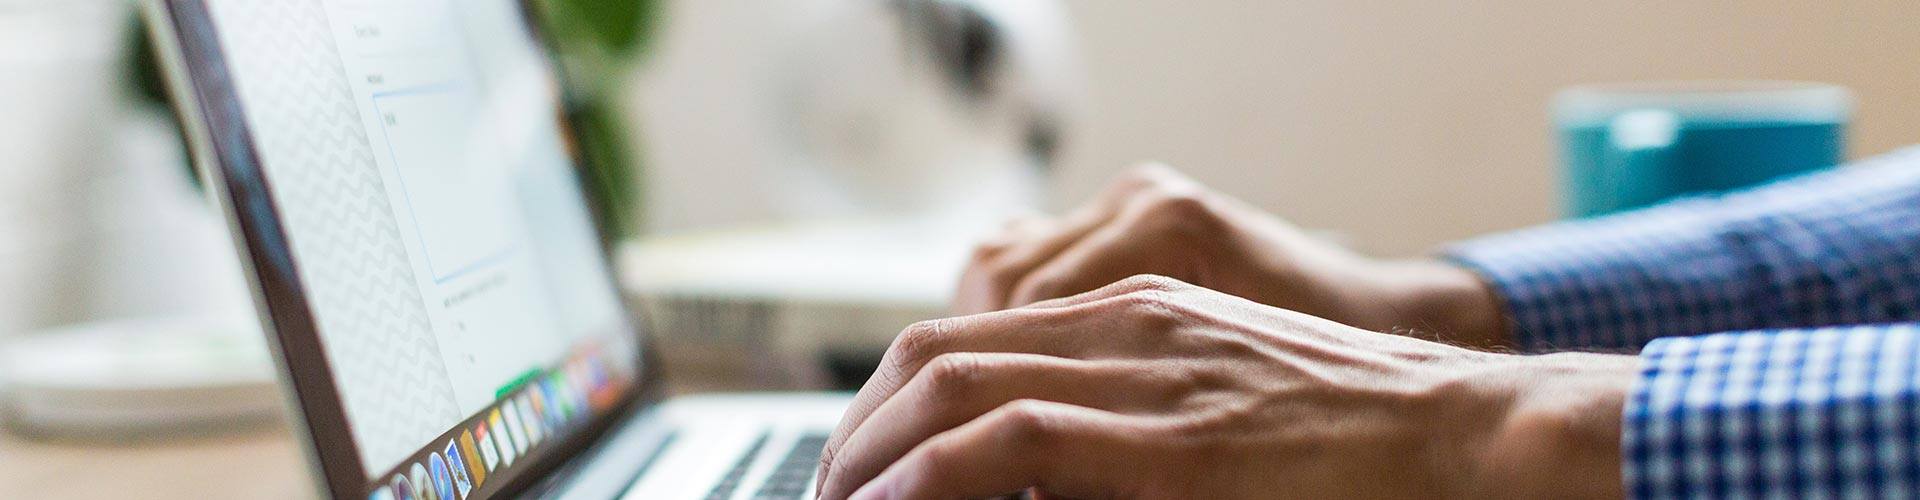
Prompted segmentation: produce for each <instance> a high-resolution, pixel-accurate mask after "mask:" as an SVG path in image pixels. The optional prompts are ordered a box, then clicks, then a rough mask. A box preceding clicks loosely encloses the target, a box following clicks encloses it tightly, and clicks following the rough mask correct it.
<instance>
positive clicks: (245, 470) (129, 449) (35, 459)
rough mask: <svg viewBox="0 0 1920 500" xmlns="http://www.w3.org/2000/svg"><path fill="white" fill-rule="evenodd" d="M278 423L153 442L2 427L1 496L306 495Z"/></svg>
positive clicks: (296, 451)
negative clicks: (33, 435)
mask: <svg viewBox="0 0 1920 500" xmlns="http://www.w3.org/2000/svg"><path fill="white" fill-rule="evenodd" d="M309 484H311V483H310V482H309V480H308V479H307V473H306V470H305V464H304V461H303V459H302V458H301V457H300V448H299V446H297V445H296V444H295V443H294V441H293V438H292V436H291V435H290V434H289V433H287V432H286V431H285V430H283V429H279V428H271V429H263V430H251V431H246V432H243V433H241V434H236V435H226V436H212V437H200V438H193V439H180V440H172V441H153V442H144V443H142V442H132V443H120V442H68V441H46V440H36V439H29V438H23V437H20V436H17V435H13V434H4V433H0V492H7V493H5V494H0V496H8V495H11V494H13V493H21V492H25V493H26V495H25V496H26V497H31V498H49V499H58V498H153V499H172V498H181V499H186V498H311V497H312V496H313V492H312V488H311V487H310V486H309Z"/></svg>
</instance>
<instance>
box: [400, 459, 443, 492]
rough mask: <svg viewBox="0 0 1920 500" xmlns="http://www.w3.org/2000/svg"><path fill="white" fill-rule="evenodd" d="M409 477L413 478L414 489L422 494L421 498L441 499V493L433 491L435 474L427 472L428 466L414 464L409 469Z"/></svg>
mask: <svg viewBox="0 0 1920 500" xmlns="http://www.w3.org/2000/svg"><path fill="white" fill-rule="evenodd" d="M407 477H409V478H412V479H413V490H414V493H417V494H419V495H420V500H440V495H438V494H437V493H436V492H434V491H433V475H431V474H428V473H427V466H425V465H420V464H418V463H415V464H413V468H412V469H408V470H407Z"/></svg>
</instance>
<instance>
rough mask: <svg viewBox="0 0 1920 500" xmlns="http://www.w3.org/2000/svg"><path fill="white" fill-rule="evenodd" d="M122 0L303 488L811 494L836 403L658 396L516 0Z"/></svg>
mask: <svg viewBox="0 0 1920 500" xmlns="http://www.w3.org/2000/svg"><path fill="white" fill-rule="evenodd" d="M144 8H145V9H146V14H147V15H148V17H149V19H150V20H151V21H152V24H153V25H154V26H155V28H154V30H155V35H154V36H155V38H156V42H157V45H158V46H159V47H160V49H161V50H160V51H161V53H162V54H163V57H162V58H163V60H164V64H165V65H166V67H167V73H168V78H169V79H170V86H171V87H172V89H173V90H174V94H175V97H176V101H177V103H178V105H179V110H180V112H181V115H182V122H183V124H184V128H185V129H186V131H187V134H188V136H189V138H190V143H191V145H192V151H193V153H194V158H195V162H196V164H197V165H198V166H199V168H200V169H201V172H202V173H203V176H204V177H203V178H204V180H205V184H206V186H207V187H208V189H209V191H210V192H212V193H213V194H214V197H215V198H216V199H218V201H219V202H220V204H221V205H222V206H223V207H224V208H223V210H224V211H225V212H226V214H227V215H228V217H229V221H230V223H231V227H232V232H233V234H234V236H235V239H236V241H237V242H238V247H239V249H240V254H241V256H242V259H241V260H243V261H244V262H246V264H247V265H248V267H249V272H248V275H249V276H250V278H251V281H252V286H253V292H254V297H255V303H256V305H257V306H258V310H259V313H260V317H261V319H262V321H263V322H264V325H265V328H264V331H266V332H268V336H269V337H270V340H271V344H272V345H273V347H274V351H275V352H274V355H275V358H276V359H277V362H278V363H279V366H280V368H281V372H282V376H283V378H284V380H285V382H286V383H285V384H284V385H285V386H286V387H287V388H288V392H289V400H290V404H291V407H292V408H293V409H294V410H295V413H294V415H297V417H298V418H295V419H293V420H294V424H295V426H296V428H297V432H298V433H299V434H301V435H303V436H304V437H305V438H306V445H307V451H308V452H309V457H310V458H311V462H312V464H313V465H314V469H315V474H314V477H315V478H316V479H317V480H318V482H319V484H318V485H317V486H318V487H319V488H320V490H321V491H323V492H325V493H326V494H328V495H329V496H331V497H334V498H354V499H360V498H368V499H382V500H386V499H393V500H414V499H428V500H468V499H490V498H521V497H543V498H544V497H552V498H592V499H601V498H649V499H674V498H708V499H742V498H754V499H780V498H811V497H812V494H813V493H812V491H811V488H812V487H813V483H814V472H815V469H816V466H817V463H818V455H819V452H820V448H821V446H822V444H823V443H824V441H825V436H826V433H827V432H829V431H830V430H831V429H832V428H833V426H834V425H836V424H837V422H838V420H839V418H840V414H841V412H842V410H843V409H844V407H845V405H846V404H847V400H848V398H847V397H846V396H845V395H835V394H794V395H728V396H706V397H693V398H666V397H664V396H663V382H664V379H663V375H664V374H663V373H662V370H661V369H660V368H659V365H658V364H657V363H655V362H654V360H653V348H652V346H651V345H649V342H648V340H647V336H646V335H645V332H644V331H643V329H642V321H641V318H639V317H638V316H636V315H634V314H631V312H630V311H628V310H627V308H626V306H625V304H624V302H623V301H622V300H621V297H620V294H619V292H618V288H617V285H616V283H615V282H614V281H615V280H614V278H613V276H614V274H613V273H612V272H611V264H610V262H609V260H608V258H607V252H606V251H605V250H606V249H605V246H604V245H603V244H602V241H603V239H602V237H601V235H600V234H599V232H598V231H597V230H596V228H595V225H594V224H593V217H592V213H593V212H592V210H593V208H594V207H593V203H594V200H593V199H592V198H591V197H589V196H587V195H585V194H584V191H583V189H582V187H581V185H580V182H579V179H580V174H579V171H578V170H579V169H578V167H579V166H580V165H582V163H581V161H580V159H579V155H578V152H577V150H576V146H577V144H578V137H576V135H575V134H573V133H571V132H570V131H569V128H568V120H567V119H566V116H565V113H564V109H565V107H564V106H563V103H564V102H565V101H564V100H563V95H562V93H563V88H564V87H563V86H562V85H561V84H560V83H559V81H558V75H557V72H556V69H555V68H556V66H555V61H554V60H553V58H552V57H551V56H550V54H549V52H548V51H547V50H546V49H545V48H544V46H543V44H542V43H540V41H539V38H538V35H539V33H538V30H536V29H534V26H535V23H533V22H531V21H532V20H531V19H530V17H529V13H528V12H527V10H526V9H525V8H524V7H523V5H522V4H521V3H519V2H517V1H514V0H458V1H455V0H148V1H147V2H146V3H145V5H144ZM694 125H695V126H697V124H694Z"/></svg>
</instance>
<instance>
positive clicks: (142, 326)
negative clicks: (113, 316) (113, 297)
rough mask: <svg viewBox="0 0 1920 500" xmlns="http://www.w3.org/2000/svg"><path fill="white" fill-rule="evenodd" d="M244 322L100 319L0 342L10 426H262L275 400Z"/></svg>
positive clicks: (98, 434)
mask: <svg viewBox="0 0 1920 500" xmlns="http://www.w3.org/2000/svg"><path fill="white" fill-rule="evenodd" d="M266 349H267V347H266V344H265V339H264V337H262V336H261V335H260V333H259V329H258V328H257V327H255V326H253V325H252V322H251V320H250V319H245V318H234V319H218V318H173V319H145V320H132V321H117V322H102V323H94V324H86V325H78V326H72V327H67V328H61V329H57V330H49V331H45V332H38V333H33V334H27V335H21V336H18V337H15V338H12V339H9V340H6V341H0V378H5V379H6V380H7V381H8V384H7V386H6V387H5V390H4V392H0V402H3V403H5V405H4V408H5V410H6V413H7V420H6V423H7V425H8V426H10V427H13V428H15V429H19V430H22V431H25V432H28V433H32V434H36V435H53V436H77V437H87V438H96V439H97V438H102V437H108V436H127V435H137V434H143V433H157V434H161V435H166V434H171V433H175V432H179V431H182V430H193V429H204V430H224V429H228V428H231V427H233V426H234V425H236V424H245V423H260V422H267V421H270V420H271V419H272V418H274V417H276V416H278V415H280V411H281V407H282V405H283V400H282V396H281V393H280V391H279V389H277V387H276V386H275V383H276V381H275V378H274V375H273V367H272V365H271V363H270V362H269V361H268V358H267V357H266V356H263V355H262V353H264V352H265V351H266Z"/></svg>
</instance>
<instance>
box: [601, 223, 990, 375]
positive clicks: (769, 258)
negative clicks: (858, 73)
mask: <svg viewBox="0 0 1920 500" xmlns="http://www.w3.org/2000/svg"><path fill="white" fill-rule="evenodd" d="M967 248H968V247H967V246H966V245H965V244H963V243H960V242H957V241H955V239H954V235H953V233H948V232H944V231H941V230H940V229H939V228H937V227H932V226H928V225H925V224H918V223H917V222H916V221H915V220H912V219H900V218H893V219H884V218H875V219H862V220H847V221H822V222H816V223H810V224H795V225H790V226H783V227H775V228H765V229H758V230H732V231H718V232H710V233H698V234H686V235H679V236H669V237H659V238H652V239H648V240H645V241H642V242H639V243H633V244H628V245H627V246H626V247H624V248H622V249H621V252H620V264H621V266H620V268H621V269H622V275H621V281H622V283H623V284H624V285H625V289H626V291H627V292H629V294H630V295H631V297H632V298H633V299H634V300H635V302H636V303H637V305H638V306H639V309H640V310H641V311H642V312H643V313H644V316H645V317H646V319H647V320H648V325H649V326H651V327H652V328H653V332H654V334H655V335H656V336H657V338H659V339H660V340H662V341H663V342H662V345H663V346H665V349H663V351H664V352H665V353H666V355H667V356H668V358H669V359H668V360H667V362H668V363H669V364H672V365H673V368H672V369H673V370H676V373H679V372H684V371H702V370H709V371H711V372H712V374H713V375H724V376H730V377H737V376H738V374H740V373H746V374H748V376H749V377H750V378H751V380H745V381H743V382H745V384H744V386H747V387H761V388H766V387H775V388H780V387H784V388H795V389H797V388H813V387H819V385H820V384H821V383H824V379H823V377H822V374H821V373H818V370H819V368H820V367H819V362H820V359H821V355H822V354H823V353H826V352H828V351H832V350H847V349H880V348H884V347H886V345H887V344H888V343H889V342H891V341H892V339H893V335H894V334H895V333H898V332H899V331H900V329H901V328H903V327H905V326H906V325H908V324H911V323H913V322H915V321H919V320H924V319H928V318H934V317H939V316H942V315H944V314H945V311H946V310H947V302H948V300H949V298H950V297H951V295H952V293H953V290H954V286H955V284H956V281H957V279H958V278H959V275H960V269H961V266H963V265H964V264H965V263H966V257H967V251H966V250H967ZM703 347H704V348H706V349H707V351H702V350H701V349H700V348H703ZM708 353H717V354H718V355H705V354H708ZM742 354H744V355H745V356H742ZM676 358H678V359H676ZM743 362H744V363H746V364H745V366H728V365H727V364H728V363H735V364H737V363H743Z"/></svg>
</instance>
